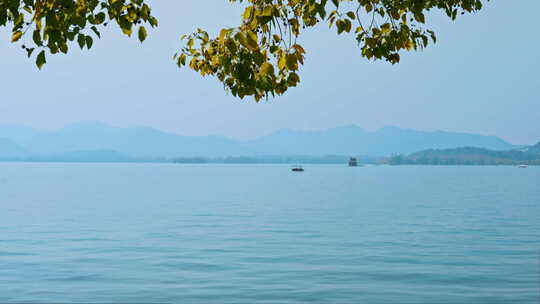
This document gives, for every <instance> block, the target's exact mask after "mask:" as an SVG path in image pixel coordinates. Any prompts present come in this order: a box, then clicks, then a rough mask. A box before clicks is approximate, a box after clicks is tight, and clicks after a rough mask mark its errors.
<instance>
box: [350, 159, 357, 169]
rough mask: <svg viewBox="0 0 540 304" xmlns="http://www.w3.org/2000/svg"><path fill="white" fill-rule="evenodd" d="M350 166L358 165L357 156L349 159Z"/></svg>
mask: <svg viewBox="0 0 540 304" xmlns="http://www.w3.org/2000/svg"><path fill="white" fill-rule="evenodd" d="M349 167H358V159H356V157H351V158H350V159H349Z"/></svg>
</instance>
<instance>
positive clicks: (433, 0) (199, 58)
mask: <svg viewBox="0 0 540 304" xmlns="http://www.w3.org/2000/svg"><path fill="white" fill-rule="evenodd" d="M230 1H231V2H245V3H247V4H248V5H247V7H246V8H245V11H244V14H243V16H242V22H241V25H240V26H238V27H236V28H227V29H223V30H221V32H220V33H219V36H218V37H214V38H210V36H209V34H208V33H207V32H206V31H203V30H200V29H199V30H198V31H197V32H196V33H194V34H192V35H188V36H183V37H182V39H184V40H185V41H186V43H185V46H184V47H182V48H181V50H180V51H179V52H178V53H177V54H176V55H175V60H176V62H177V64H178V66H180V67H183V66H188V67H189V68H191V69H193V70H195V71H197V72H199V73H200V74H201V75H203V76H207V75H212V76H216V77H217V78H218V79H219V81H221V82H222V83H223V85H224V87H225V89H226V90H228V91H230V92H231V93H232V94H233V95H234V96H238V97H240V98H243V97H245V96H253V97H254V98H255V100H256V101H259V100H261V99H262V98H268V97H269V96H275V95H281V94H283V93H285V92H286V91H287V90H288V89H289V88H291V87H295V86H297V85H298V83H299V82H300V76H299V74H298V71H299V68H300V66H301V65H303V64H304V60H305V54H306V51H305V50H304V48H303V47H302V46H301V44H300V43H299V42H298V39H299V37H300V35H301V34H302V33H303V32H304V31H305V30H306V29H308V28H311V27H314V26H317V25H319V24H320V23H321V22H325V23H327V24H328V25H329V26H330V27H331V28H335V30H336V32H337V34H338V35H341V34H352V35H354V38H355V39H356V42H357V44H358V47H359V49H360V54H361V56H363V57H365V58H367V59H370V60H386V61H388V62H390V63H392V64H396V63H398V62H399V61H400V59H401V58H400V52H402V51H411V50H419V49H423V48H425V47H427V46H428V45H429V44H430V43H435V42H436V35H435V32H433V31H432V30H430V29H428V28H426V27H425V23H426V14H427V13H428V12H429V11H430V10H435V9H438V10H442V11H443V12H444V13H445V14H446V15H447V16H448V17H450V18H452V19H456V17H457V16H458V15H459V14H464V13H472V12H475V11H478V10H480V9H481V8H482V1H481V0H331V1H328V0H230ZM488 1H489V0H488Z"/></svg>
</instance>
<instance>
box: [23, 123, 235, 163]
mask: <svg viewBox="0 0 540 304" xmlns="http://www.w3.org/2000/svg"><path fill="white" fill-rule="evenodd" d="M21 144H22V145H23V146H24V147H26V148H27V149H28V150H29V151H32V152H34V153H37V154H55V153H66V152H75V151H92V150H93V151H95V150H114V151H117V152H118V153H121V154H125V155H129V156H134V157H147V156H159V157H174V156H196V155H204V156H221V155H236V154H240V153H241V147H240V145H239V144H238V143H236V142H234V141H233V140H230V139H227V138H224V137H218V136H202V137H190V136H180V135H176V134H171V133H165V132H162V131H158V130H156V129H152V128H147V127H136V128H115V127H111V126H109V125H106V124H103V123H95V122H87V123H78V124H73V125H69V126H67V127H65V128H62V129H60V130H58V131H55V132H48V133H42V134H39V135H37V136H35V137H33V138H30V139H28V140H26V141H22V142H21Z"/></svg>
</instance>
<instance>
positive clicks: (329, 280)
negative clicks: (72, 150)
mask: <svg viewBox="0 0 540 304" xmlns="http://www.w3.org/2000/svg"><path fill="white" fill-rule="evenodd" d="M0 208H1V209H0V302H3V303H6V302H7V303H9V302H14V303H22V302H24V303H33V302H36V303H53V302H61V303H73V302H76V303H81V302H86V303H87V302H93V303H94V302H95V303H100V302H106V303H112V302H121V303H135V302H141V303H381V304H383V303H384V304H388V303H426V304H428V303H429V304H437V303H456V304H457V303H460V304H461V303H486V304H487V303H489V304H494V303H538V302H539V300H540V294H539V292H540V291H539V289H540V284H539V276H540V269H539V259H540V256H539V255H540V167H530V168H527V169H518V168H515V167H429V166H426V167H412V166H411V167H407V166H400V167H389V166H371V167H361V168H348V167H346V166H330V165H319V166H307V167H306V171H305V172H303V173H293V172H290V168H289V167H288V166H280V165H238V166H237V165H173V164H23V163H3V164H0Z"/></svg>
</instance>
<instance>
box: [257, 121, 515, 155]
mask: <svg viewBox="0 0 540 304" xmlns="http://www.w3.org/2000/svg"><path fill="white" fill-rule="evenodd" d="M249 146H250V147H251V148H252V149H253V151H255V153H256V154H264V153H265V151H279V153H280V154H287V155H289V154H293V155H294V154H298V155H320V154H338V155H343V154H344V155H347V154H355V153H356V154H363V155H391V154H397V153H401V154H408V153H412V152H416V151H420V150H425V149H430V148H436V149H446V148H455V147H465V146H474V147H480V148H487V149H494V150H507V149H512V148H514V146H513V145H511V144H509V143H507V142H505V141H504V140H502V139H500V138H498V137H494V136H482V135H475V134H466V133H452V132H443V131H436V132H423V131H416V130H410V129H401V128H397V127H385V128H382V129H379V130H377V131H374V132H368V131H365V130H363V129H361V128H359V127H357V126H348V127H341V128H334V129H328V130H323V131H292V130H281V131H279V132H276V133H274V134H272V135H269V136H265V137H262V138H259V139H256V140H254V141H251V142H250V143H249ZM266 153H267V152H266Z"/></svg>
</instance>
